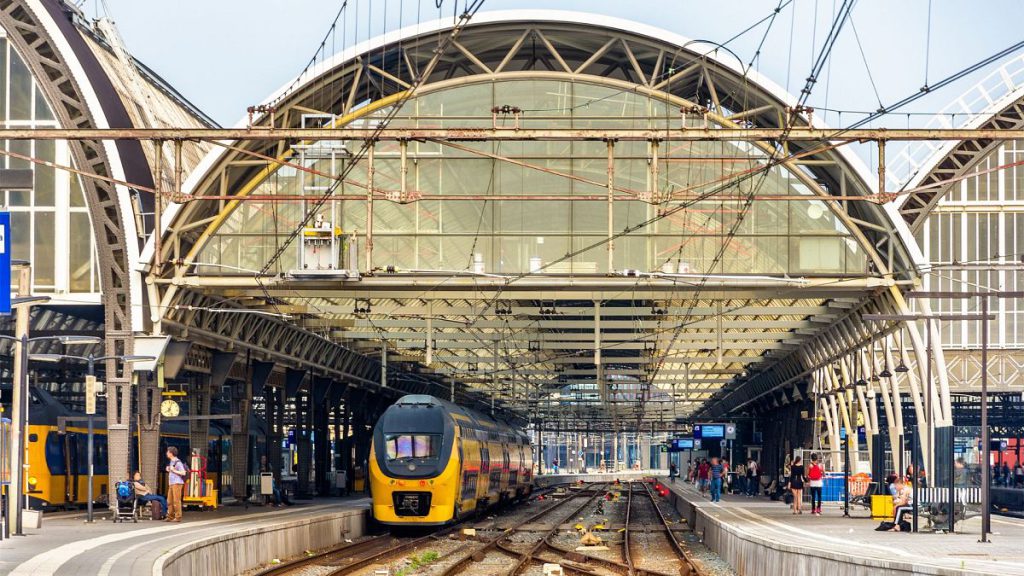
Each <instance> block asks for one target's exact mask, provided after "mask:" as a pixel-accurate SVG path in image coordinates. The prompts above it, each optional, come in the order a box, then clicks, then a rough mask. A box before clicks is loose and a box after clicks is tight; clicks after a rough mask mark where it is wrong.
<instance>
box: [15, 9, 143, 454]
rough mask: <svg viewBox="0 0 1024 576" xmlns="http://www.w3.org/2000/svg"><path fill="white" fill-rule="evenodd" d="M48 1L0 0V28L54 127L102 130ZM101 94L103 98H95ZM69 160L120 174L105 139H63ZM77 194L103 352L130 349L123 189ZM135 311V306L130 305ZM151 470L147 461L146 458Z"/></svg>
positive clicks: (89, 188)
mask: <svg viewBox="0 0 1024 576" xmlns="http://www.w3.org/2000/svg"><path fill="white" fill-rule="evenodd" d="M62 17H63V18H66V17H67V15H66V14H64V13H63V12H62V9H61V7H60V6H57V5H56V3H53V2H48V1H46V0H21V1H15V0H3V1H0V26H3V28H4V29H5V30H6V31H7V34H8V39H9V40H10V41H11V42H12V43H13V45H14V47H15V49H16V50H17V51H18V53H19V55H21V57H22V58H23V59H24V61H25V63H26V65H27V66H28V67H29V69H30V70H31V72H32V75H33V77H34V78H35V80H36V83H37V84H38V86H39V88H40V90H41V91H42V92H43V94H44V95H45V97H46V99H47V102H48V103H49V104H50V105H51V108H52V109H53V113H54V115H55V116H56V118H57V120H58V121H59V123H60V125H61V126H64V127H68V128H82V129H88V128H107V127H109V126H110V124H109V122H108V119H107V116H106V114H105V112H104V107H103V105H102V103H101V94H100V93H99V92H100V91H99V90H98V89H97V88H96V87H95V86H94V85H93V81H94V78H90V76H89V75H88V74H87V72H86V70H85V67H84V66H83V63H82V62H81V61H80V60H79V58H80V55H79V53H78V52H76V50H75V49H74V48H73V46H72V45H71V41H70V40H69V38H68V37H67V36H66V34H68V28H67V27H68V26H71V30H72V32H71V33H72V34H77V32H75V31H74V28H73V25H72V24H71V23H70V22H69V21H63V22H62V21H61V20H59V19H60V18H62ZM103 96H104V97H105V96H109V95H108V94H107V95H103ZM68 147H69V149H70V152H71V157H72V160H73V162H74V164H75V166H77V167H78V168H79V169H81V170H84V171H86V172H90V173H94V174H100V175H105V176H111V177H114V178H118V179H122V180H123V179H124V178H125V176H124V168H123V166H122V164H121V160H120V156H119V155H120V151H119V150H118V149H117V147H116V146H115V145H114V144H113V143H112V142H106V143H103V142H96V141H82V140H79V141H69V142H68ZM82 188H83V193H84V194H85V200H86V204H87V206H88V209H89V216H90V219H91V220H92V223H93V227H94V231H95V240H96V249H97V253H98V256H99V275H100V286H101V289H102V303H103V309H104V326H105V333H106V338H105V351H104V355H106V356H117V355H124V354H131V353H132V349H133V340H132V335H133V332H134V331H135V330H141V326H138V325H137V324H136V322H135V321H136V320H138V319H141V308H138V307H133V304H135V303H137V302H138V301H139V298H140V296H141V279H140V278H138V277H137V275H136V274H135V273H134V272H133V270H132V268H133V264H134V262H135V261H137V259H138V250H139V246H138V245H137V244H133V243H132V242H129V241H128V238H132V239H134V238H138V235H137V234H136V232H135V219H134V214H133V209H132V204H131V199H130V197H129V192H128V190H127V189H125V188H123V187H115V186H114V185H112V184H110V183H108V182H104V181H100V180H97V179H93V178H83V179H82ZM136 308H138V309H136ZM121 369H122V367H121V366H118V365H117V362H116V361H115V360H108V361H107V365H106V373H107V375H108V376H107V379H108V383H109V384H110V386H111V393H109V394H108V395H107V423H108V429H109V436H108V442H109V443H110V461H111V464H110V466H111V468H110V469H111V470H117V469H121V470H124V471H125V474H127V471H128V465H129V463H128V444H129V440H130V438H129V427H130V422H131V406H132V403H131V385H130V384H131V381H130V375H128V374H124V373H122V371H121ZM153 466H154V467H155V460H154V462H153Z"/></svg>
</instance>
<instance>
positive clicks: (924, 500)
mask: <svg viewBox="0 0 1024 576" xmlns="http://www.w3.org/2000/svg"><path fill="white" fill-rule="evenodd" d="M919 495H920V498H921V503H920V509H919V511H918V515H919V516H920V517H922V518H925V519H927V520H928V527H929V528H930V529H932V530H936V529H941V527H942V526H949V489H948V488H945V487H938V488H921V489H920V494H919ZM954 498H955V502H954V504H953V523H954V526H955V524H956V523H957V522H963V521H964V520H967V519H969V518H975V517H978V516H981V488H980V487H962V488H954Z"/></svg>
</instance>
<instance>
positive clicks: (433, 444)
mask: <svg viewBox="0 0 1024 576" xmlns="http://www.w3.org/2000/svg"><path fill="white" fill-rule="evenodd" d="M384 444H385V445H386V446H387V456H388V460H389V461H393V460H410V459H431V458H433V459H436V458H438V457H439V456H440V453H441V436H440V435H438V434H388V435H387V436H385V437H384Z"/></svg>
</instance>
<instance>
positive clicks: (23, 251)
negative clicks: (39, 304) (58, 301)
mask: <svg viewBox="0 0 1024 576" xmlns="http://www.w3.org/2000/svg"><path fill="white" fill-rule="evenodd" d="M0 120H2V121H3V123H4V126H5V127H7V128H58V127H59V126H58V124H57V121H56V120H55V118H54V115H53V112H52V111H51V109H50V106H49V104H48V103H47V102H46V100H45V99H44V98H43V94H42V92H40V90H39V88H38V86H37V85H36V82H35V80H34V79H33V78H32V74H31V73H30V71H29V69H28V67H27V66H26V65H25V62H24V61H23V60H22V59H21V57H20V56H19V55H18V54H17V52H16V51H15V50H14V48H13V46H11V44H10V42H8V41H7V38H6V34H5V33H4V31H3V30H2V29H0ZM3 147H4V150H6V151H8V152H11V153H15V154H18V155H21V156H24V157H32V158H38V159H40V160H46V161H48V162H54V163H56V164H59V165H64V166H69V165H71V153H70V150H69V149H68V143H67V142H66V141H52V140H46V141H43V140H40V141H5V142H3ZM0 162H3V167H4V168H9V169H32V170H34V171H35V189H34V190H33V191H31V192H22V191H13V190H2V191H0V198H2V202H3V203H4V209H5V210H8V211H10V212H11V248H12V252H13V257H14V258H15V259H22V260H28V261H29V262H31V263H32V275H33V291H34V292H36V293H45V294H70V293H97V292H99V278H98V276H97V271H96V256H95V254H96V250H95V245H94V240H93V231H92V224H91V222H90V219H89V213H88V209H87V208H86V205H85V197H84V195H83V193H82V187H81V183H80V182H79V180H78V178H79V177H78V176H77V175H75V174H71V173H69V172H67V171H63V170H56V169H54V168H51V167H48V166H41V165H38V164H35V163H33V162H29V161H28V160H26V159H23V158H18V157H14V156H11V155H6V154H5V155H3V157H2V158H0Z"/></svg>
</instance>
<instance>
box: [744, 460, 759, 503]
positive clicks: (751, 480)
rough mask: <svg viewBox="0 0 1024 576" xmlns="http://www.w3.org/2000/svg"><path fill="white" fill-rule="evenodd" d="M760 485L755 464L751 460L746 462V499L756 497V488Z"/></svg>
mask: <svg viewBox="0 0 1024 576" xmlns="http://www.w3.org/2000/svg"><path fill="white" fill-rule="evenodd" d="M760 485H761V474H760V473H758V470H757V462H755V461H754V459H753V458H751V459H750V460H749V461H748V462H747V497H749V498H753V497H754V496H757V493H758V491H759V490H758V488H759V487H760Z"/></svg>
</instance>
